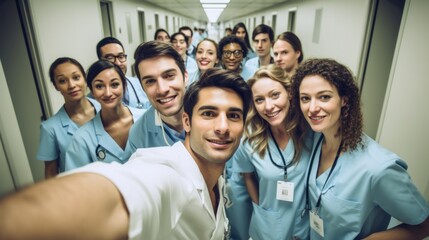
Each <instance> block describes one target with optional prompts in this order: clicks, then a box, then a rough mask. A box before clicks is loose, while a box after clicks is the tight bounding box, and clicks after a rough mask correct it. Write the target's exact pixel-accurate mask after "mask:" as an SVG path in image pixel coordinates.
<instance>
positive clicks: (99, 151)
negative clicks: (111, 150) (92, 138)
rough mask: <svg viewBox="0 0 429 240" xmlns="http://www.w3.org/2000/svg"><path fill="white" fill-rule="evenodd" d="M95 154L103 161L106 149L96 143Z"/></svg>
mask: <svg viewBox="0 0 429 240" xmlns="http://www.w3.org/2000/svg"><path fill="white" fill-rule="evenodd" d="M95 156H97V160H98V161H103V160H104V159H105V158H106V149H105V148H104V147H102V146H101V145H100V144H98V145H97V148H96V149H95Z"/></svg>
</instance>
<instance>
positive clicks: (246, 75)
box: [240, 66, 256, 81]
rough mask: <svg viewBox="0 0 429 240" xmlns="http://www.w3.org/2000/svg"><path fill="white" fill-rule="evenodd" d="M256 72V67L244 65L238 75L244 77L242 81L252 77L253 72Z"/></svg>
mask: <svg viewBox="0 0 429 240" xmlns="http://www.w3.org/2000/svg"><path fill="white" fill-rule="evenodd" d="M255 72H256V69H253V68H251V67H248V66H244V67H243V69H242V70H241V73H240V76H241V77H242V78H243V79H244V81H247V80H249V78H251V77H253V74H254V73H255Z"/></svg>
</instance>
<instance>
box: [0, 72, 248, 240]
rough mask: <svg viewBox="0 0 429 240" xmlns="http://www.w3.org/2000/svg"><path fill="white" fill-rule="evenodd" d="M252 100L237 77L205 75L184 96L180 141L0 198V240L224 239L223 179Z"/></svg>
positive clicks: (245, 86) (245, 85) (98, 163)
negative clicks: (118, 162)
mask: <svg viewBox="0 0 429 240" xmlns="http://www.w3.org/2000/svg"><path fill="white" fill-rule="evenodd" d="M250 97H251V92H250V89H249V87H248V85H247V84H246V83H245V82H244V80H243V79H242V78H241V77H240V76H238V75H236V74H233V73H231V72H230V71H227V70H222V69H210V70H207V71H206V73H205V74H204V75H203V76H202V78H201V80H200V81H197V82H195V83H194V84H192V85H191V86H190V88H189V89H188V92H187V93H186V96H185V103H186V104H185V107H184V108H185V112H184V113H183V115H182V120H183V125H184V128H185V130H186V138H185V141H184V142H183V143H182V142H177V143H175V144H174V145H173V146H171V147H159V148H146V149H139V150H138V151H137V152H136V153H135V154H134V155H133V156H132V157H131V159H130V160H129V161H128V162H127V163H125V164H123V165H121V164H117V163H112V164H107V163H102V162H97V163H94V164H90V165H86V166H85V167H83V168H79V169H77V170H75V171H72V172H68V175H67V176H63V177H59V178H55V179H52V180H49V181H44V182H41V183H39V184H36V185H35V186H33V187H30V188H27V189H25V190H23V191H21V192H19V193H17V194H13V195H10V196H8V197H6V198H4V199H3V200H1V201H0V212H1V214H0V239H12V238H13V239H26V238H35V239H59V238H80V239H82V238H83V239H126V238H129V239H213V240H215V239H224V238H225V237H227V235H228V220H227V218H226V216H225V209H224V196H223V192H224V190H223V187H224V186H223V183H224V181H223V177H222V176H221V175H222V172H223V170H224V167H225V163H226V161H227V160H228V159H229V158H230V157H231V156H232V154H233V153H234V152H235V150H236V149H237V147H238V145H239V143H240V139H241V136H242V133H243V130H244V120H245V118H246V115H247V111H248V109H249V103H250V101H251V99H250ZM71 205H72V207H71ZM88 213H90V214H88ZM76 229H79V231H76Z"/></svg>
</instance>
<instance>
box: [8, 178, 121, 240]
mask: <svg viewBox="0 0 429 240" xmlns="http://www.w3.org/2000/svg"><path fill="white" fill-rule="evenodd" d="M127 231H128V213H127V210H126V207H125V204H124V202H123V200H122V197H121V195H120V194H119V191H118V190H117V189H116V187H115V186H114V185H113V184H112V183H111V182H110V181H109V180H108V179H106V178H104V177H103V176H100V175H97V174H89V173H84V174H72V175H69V176H66V177H61V178H55V179H50V180H47V181H43V182H41V183H39V184H36V185H35V186H31V187H29V188H27V189H23V190H22V191H19V192H18V193H17V194H12V195H10V196H8V197H6V198H4V199H2V200H1V201H0V239H12V238H13V239H29V238H33V239H61V238H92V239H126V238H127Z"/></svg>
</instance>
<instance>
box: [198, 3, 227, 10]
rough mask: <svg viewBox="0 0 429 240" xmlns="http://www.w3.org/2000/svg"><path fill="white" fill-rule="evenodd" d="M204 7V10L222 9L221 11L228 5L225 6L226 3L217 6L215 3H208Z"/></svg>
mask: <svg viewBox="0 0 429 240" xmlns="http://www.w3.org/2000/svg"><path fill="white" fill-rule="evenodd" d="M202 5H203V8H204V9H205V8H221V9H224V8H226V4H224V3H222V4H215V3H210V4H207V3H204V4H202Z"/></svg>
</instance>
